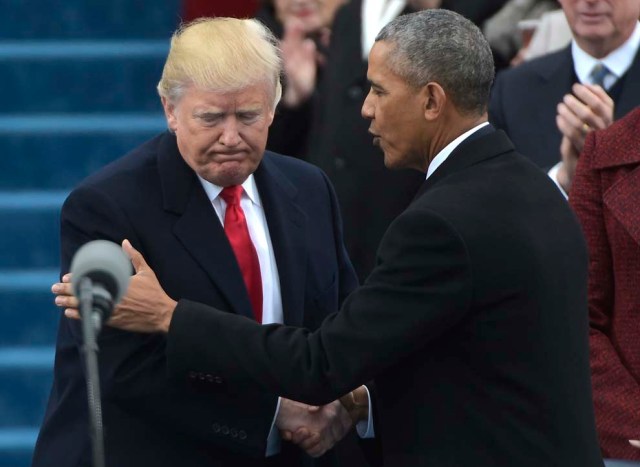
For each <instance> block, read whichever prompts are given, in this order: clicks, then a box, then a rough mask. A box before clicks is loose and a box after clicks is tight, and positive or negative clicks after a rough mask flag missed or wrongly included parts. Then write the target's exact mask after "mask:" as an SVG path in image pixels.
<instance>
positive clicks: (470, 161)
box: [414, 125, 514, 201]
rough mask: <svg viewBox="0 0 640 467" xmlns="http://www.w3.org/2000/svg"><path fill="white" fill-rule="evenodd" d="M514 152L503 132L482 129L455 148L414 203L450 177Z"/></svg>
mask: <svg viewBox="0 0 640 467" xmlns="http://www.w3.org/2000/svg"><path fill="white" fill-rule="evenodd" d="M513 150H514V147H513V143H512V142H511V140H510V139H509V138H508V137H507V135H506V134H505V133H504V132H503V131H502V130H498V131H496V130H495V129H494V128H493V127H492V126H490V125H488V126H485V127H483V128H480V129H479V130H478V131H477V132H475V133H473V134H472V135H471V136H469V138H467V139H466V140H464V141H463V142H462V143H461V144H460V145H459V146H458V147H457V148H455V149H454V150H453V152H452V153H451V154H450V155H449V157H448V158H447V160H445V161H444V162H443V163H442V165H441V166H440V167H438V169H437V170H436V171H435V172H434V173H433V174H431V176H430V177H429V178H428V179H426V180H425V181H424V182H423V183H422V185H421V186H420V189H419V190H418V192H417V193H416V196H415V198H414V201H415V200H416V199H418V198H419V197H420V196H422V194H423V193H425V192H426V191H427V190H428V189H429V188H430V187H432V186H434V185H435V184H437V183H438V182H439V181H440V180H442V179H444V178H446V177H447V176H448V175H450V174H452V173H455V172H458V171H460V170H462V169H464V168H466V167H469V166H472V165H474V164H477V163H478V162H481V161H483V160H486V159H490V158H492V157H495V156H498V155H500V154H503V153H505V152H507V151H513Z"/></svg>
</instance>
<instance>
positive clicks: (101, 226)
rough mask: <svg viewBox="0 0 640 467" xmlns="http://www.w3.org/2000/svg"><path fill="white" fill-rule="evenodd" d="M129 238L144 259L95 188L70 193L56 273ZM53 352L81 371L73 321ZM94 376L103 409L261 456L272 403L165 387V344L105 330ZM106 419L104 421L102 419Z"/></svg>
mask: <svg viewBox="0 0 640 467" xmlns="http://www.w3.org/2000/svg"><path fill="white" fill-rule="evenodd" d="M125 238H128V239H129V240H130V241H131V242H132V244H133V245H134V246H135V247H136V248H140V249H141V251H143V252H144V245H141V244H140V241H139V239H138V237H137V235H136V232H135V231H134V228H133V227H132V223H131V222H130V220H129V219H128V218H127V213H126V211H125V210H123V209H122V208H121V207H120V206H119V205H118V204H117V203H115V202H114V201H113V200H112V199H111V198H110V197H109V196H108V195H107V194H106V193H104V192H102V191H100V190H98V189H95V188H87V187H85V188H82V189H79V190H76V191H74V192H73V193H72V194H71V195H70V197H69V198H68V199H67V201H66V202H65V204H64V207H63V209H62V215H61V260H62V261H61V268H62V272H63V273H65V272H67V271H68V270H69V264H70V261H71V259H72V257H73V255H74V253H75V252H76V250H77V249H78V248H79V247H80V246H82V245H83V244H84V243H87V242H89V241H91V240H94V239H106V240H111V241H113V242H116V243H118V244H119V243H121V242H122V240H123V239H125ZM60 326H61V328H62V329H61V332H60V333H59V339H58V343H57V346H58V352H59V353H60V352H66V354H67V355H70V354H74V355H75V359H72V360H67V362H69V361H75V362H76V364H74V365H70V366H71V367H74V368H70V370H71V371H72V372H77V373H78V374H79V373H80V372H82V371H84V366H83V365H81V355H82V354H81V345H82V331H81V326H80V325H79V323H78V322H77V321H73V320H69V319H66V318H64V317H62V318H61V324H60ZM98 345H99V373H100V379H101V387H102V396H103V400H104V401H105V402H104V405H105V410H108V407H109V406H115V407H117V410H124V411H127V412H129V413H132V414H135V416H137V417H138V418H140V419H142V420H145V422H147V423H149V424H154V423H155V424H158V426H163V427H165V428H166V429H168V430H172V431H174V432H175V433H176V435H179V436H180V437H183V436H188V437H192V439H196V440H200V441H203V442H205V443H210V444H220V445H221V446H222V447H225V448H227V449H230V450H233V451H236V452H239V453H244V454H248V455H254V456H256V457H261V456H264V453H265V449H266V439H267V435H268V433H269V429H270V427H271V423H272V421H273V417H274V413H275V407H276V404H277V397H276V396H275V395H274V394H270V393H269V394H267V393H255V394H252V395H251V396H250V397H243V398H240V397H238V396H237V395H229V394H227V393H226V388H224V385H221V384H217V383H216V382H215V380H213V379H212V378H210V377H209V375H205V374H203V373H200V374H192V375H190V376H191V377H189V376H188V375H184V377H183V378H181V379H180V380H176V381H170V380H169V379H168V378H167V374H166V355H165V350H166V338H165V336H161V335H144V334H138V333H132V332H126V331H120V330H117V329H114V328H110V327H108V326H105V327H104V328H103V330H102V332H101V333H100V335H99V339H98ZM105 415H107V414H105ZM214 425H217V426H228V427H237V429H238V430H242V431H243V433H244V434H246V436H244V437H243V439H240V437H235V438H232V437H231V436H222V435H221V433H220V430H217V431H216V430H214V428H213V427H214Z"/></svg>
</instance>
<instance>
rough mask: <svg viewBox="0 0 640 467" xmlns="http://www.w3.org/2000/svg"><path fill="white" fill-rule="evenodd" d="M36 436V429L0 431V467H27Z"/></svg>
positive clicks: (29, 463)
mask: <svg viewBox="0 0 640 467" xmlns="http://www.w3.org/2000/svg"><path fill="white" fill-rule="evenodd" d="M37 436H38V429H37V428H30V427H27V428H22V427H19V428H8V429H4V430H2V429H0V466H2V467H29V466H30V465H31V457H32V456H33V447H34V446H35V443H36V438H37Z"/></svg>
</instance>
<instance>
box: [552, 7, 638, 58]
mask: <svg viewBox="0 0 640 467" xmlns="http://www.w3.org/2000/svg"><path fill="white" fill-rule="evenodd" d="M560 4H561V5H562V9H563V10H564V13H565V15H566V17H567V21H568V22H569V25H570V26H571V30H572V31H573V35H574V37H575V39H576V41H577V42H578V44H579V45H580V47H582V48H583V49H585V50H586V51H587V52H589V53H590V54H591V55H593V56H595V57H596V58H601V57H604V56H605V55H608V54H609V53H610V52H612V51H613V50H615V49H616V48H618V47H620V46H621V45H622V44H623V43H624V42H625V41H626V40H627V39H628V38H629V36H631V33H632V32H633V29H634V27H635V25H636V23H637V22H638V17H640V0H560Z"/></svg>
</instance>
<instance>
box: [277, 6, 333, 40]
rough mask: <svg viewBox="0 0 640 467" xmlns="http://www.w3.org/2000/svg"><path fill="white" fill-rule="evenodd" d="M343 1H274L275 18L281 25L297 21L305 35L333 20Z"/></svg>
mask: <svg viewBox="0 0 640 467" xmlns="http://www.w3.org/2000/svg"><path fill="white" fill-rule="evenodd" d="M342 3H344V0H274V2H273V6H274V8H275V10H276V16H277V17H278V20H280V22H281V23H282V24H287V23H289V22H290V21H292V20H293V21H299V22H300V23H301V24H302V26H303V29H304V31H305V32H306V33H312V32H316V31H318V30H319V29H320V28H322V27H325V26H328V25H329V24H331V21H332V20H333V16H334V14H335V11H336V9H337V8H338V7H339V6H340V5H341V4H342Z"/></svg>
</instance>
